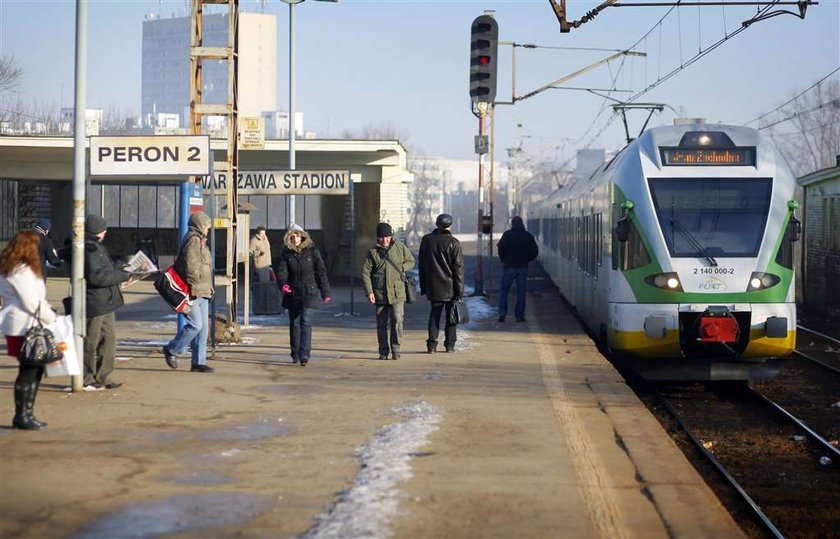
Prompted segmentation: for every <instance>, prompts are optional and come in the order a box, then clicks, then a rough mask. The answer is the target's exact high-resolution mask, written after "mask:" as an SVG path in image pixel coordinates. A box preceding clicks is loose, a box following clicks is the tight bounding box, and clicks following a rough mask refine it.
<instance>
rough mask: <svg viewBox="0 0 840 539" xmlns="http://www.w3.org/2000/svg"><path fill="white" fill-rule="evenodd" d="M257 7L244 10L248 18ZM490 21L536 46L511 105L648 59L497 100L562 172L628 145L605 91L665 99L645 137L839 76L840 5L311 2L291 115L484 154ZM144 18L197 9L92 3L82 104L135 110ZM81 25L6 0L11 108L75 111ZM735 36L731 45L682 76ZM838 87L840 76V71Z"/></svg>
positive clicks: (633, 122) (638, 115)
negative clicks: (474, 31)
mask: <svg viewBox="0 0 840 539" xmlns="http://www.w3.org/2000/svg"><path fill="white" fill-rule="evenodd" d="M627 1H628V2H632V1H633V0H627ZM599 3H600V0H591V1H590V0H585V1H584V0H568V2H567V10H568V17H569V19H571V20H575V19H580V18H581V17H583V16H584V14H585V13H586V12H587V11H589V10H591V9H594V8H595V7H596V6H597V5H598V4H599ZM266 4H267V5H266V7H265V8H264V11H265V12H268V13H274V14H276V15H277V42H278V53H277V58H278V66H277V72H278V86H277V89H278V103H277V108H278V109H286V108H287V107H288V54H289V50H288V23H289V19H288V12H289V8H288V6H287V5H286V4H285V3H282V2H281V1H280V0H269V1H268V2H267V3H266ZM260 5H261V3H260V2H257V1H254V0H241V2H240V8H241V9H243V10H246V11H257V10H260V9H263V8H261V7H260ZM778 9H792V10H794V11H796V9H797V8H796V6H779V7H778ZM485 10H493V11H494V12H495V13H494V16H495V18H496V20H497V21H498V25H499V39H500V41H507V42H516V43H519V44H535V45H538V46H539V47H540V48H537V49H526V48H521V47H517V48H516V49H515V50H516V77H515V84H516V95H517V96H521V95H523V94H525V93H527V92H529V91H532V90H535V89H537V88H539V87H541V86H543V85H546V84H548V83H550V82H552V81H554V80H557V79H559V78H561V77H564V76H566V75H569V74H571V73H573V72H575V71H577V70H579V69H582V68H584V67H586V66H588V65H590V64H593V63H595V62H599V61H601V60H603V59H604V58H606V57H608V56H610V55H612V54H614V53H615V51H618V50H626V49H628V48H631V47H633V50H634V51H636V52H642V53H645V55H646V56H644V57H627V56H625V57H621V58H618V59H616V60H613V61H611V62H609V63H607V64H604V65H601V66H600V67H597V68H595V69H592V70H591V71H589V72H588V73H586V74H584V75H582V76H579V77H576V78H574V79H572V80H570V81H569V82H567V83H565V84H564V87H565V88H564V89H548V90H546V91H544V92H541V93H539V94H537V95H535V96H533V97H530V98H528V99H525V100H522V101H517V102H516V104H514V105H504V104H499V105H497V106H496V114H495V126H494V127H495V129H494V135H495V147H496V154H495V155H496V159H497V160H500V161H505V160H506V158H507V157H506V156H507V149H509V148H521V149H522V151H523V154H524V155H525V156H526V157H528V158H529V159H532V160H534V161H539V160H555V161H561V160H563V159H566V158H567V157H570V156H573V155H574V152H575V150H576V149H580V148H585V147H588V148H606V149H607V150H608V151H614V150H617V149H619V148H621V147H622V146H623V145H624V139H625V132H624V126H623V122H622V120H621V118H620V117H619V116H614V115H613V111H612V108H611V104H612V101H608V100H607V99H606V98H605V97H603V96H604V95H606V94H607V91H606V90H609V89H611V88H612V89H616V90H620V91H617V92H613V93H611V94H610V95H611V96H612V98H613V99H616V100H627V99H630V98H633V100H634V102H636V103H659V104H663V105H664V109H663V112H662V113H659V114H656V115H654V116H653V118H652V119H651V122H650V125H651V126H655V125H670V124H671V123H672V122H673V120H674V118H675V117H676V116H681V117H691V118H706V119H707V120H708V121H719V122H723V123H730V124H736V125H742V124H745V123H747V122H750V121H751V120H753V119H755V118H756V117H758V116H760V115H762V114H764V113H766V112H768V111H771V110H772V109H774V108H775V107H777V106H778V105H780V104H782V103H783V102H785V101H787V100H788V99H789V98H791V97H793V96H794V95H795V94H797V93H798V92H800V91H802V90H804V89H806V88H807V87H809V86H811V85H812V84H813V83H815V82H816V81H817V80H819V79H821V78H823V77H825V76H826V75H828V74H829V73H831V72H832V71H834V70H836V69H837V68H838V67H840V0H820V2H819V4H818V5H812V6H810V7H809V8H808V10H807V13H806V16H805V18H804V20H803V19H800V18H798V17H795V16H791V15H780V16H776V17H772V18H769V19H767V20H764V21H761V22H757V23H754V24H752V25H750V26H749V27H748V28H747V29H746V30H744V31H742V32H740V33H737V34H736V35H732V34H733V33H734V32H736V31H738V30H739V28H741V22H742V21H744V20H747V19H748V18H750V17H751V16H752V15H754V14H755V12H756V7H754V6H752V7H733V6H729V7H726V8H723V7H720V6H714V7H713V6H705V7H682V8H679V9H673V10H671V9H670V8H669V7H611V8H608V9H606V10H604V11H602V12H601V13H600V14H599V15H597V16H596V17H595V18H594V19H592V20H591V21H589V22H587V23H585V24H583V25H581V26H580V27H579V28H576V29H573V30H572V31H571V32H569V33H565V34H564V33H561V32H560V26H559V24H558V22H557V19H556V17H555V15H554V12H553V10H552V8H551V5H550V4H549V2H548V0H533V1H529V0H515V1H503V2H493V1H473V0H460V1H459V0H449V1H428V0H412V1H408V0H340V1H339V2H338V3H333V2H318V1H312V0H310V1H308V2H305V3H304V4H299V5H298V6H297V8H296V11H295V22H296V38H297V39H296V44H295V50H296V80H297V99H296V102H297V105H296V109H297V111H299V112H303V113H304V125H305V128H306V130H307V131H315V132H317V133H318V134H319V136H320V137H321V138H330V137H332V138H337V137H340V136H341V135H342V134H343V133H345V132H347V131H355V132H360V131H362V130H364V129H366V128H374V129H377V128H386V127H389V128H391V129H393V130H396V132H397V133H399V138H400V140H401V141H402V142H403V143H404V144H405V145H406V146H407V147H408V149H409V152H410V154H411V155H432V156H441V157H445V158H449V159H465V160H470V159H475V158H476V156H475V154H474V146H473V144H474V140H473V137H474V136H475V135H476V134H477V132H478V120H477V119H476V118H475V116H473V115H472V113H471V110H470V99H469V93H468V88H469V48H470V38H469V29H470V24H471V22H472V20H473V19H474V18H475V17H477V16H479V15H482V14H483V13H484V12H485ZM669 10H670V11H669ZM149 13H153V14H156V15H157V14H161V15H162V16H164V17H168V16H172V15H173V14H175V15H178V16H180V15H183V14H186V13H188V2H186V1H184V0H178V1H168V0H161V1H157V0H147V1H132V0H90V1H89V2H88V82H87V85H88V95H87V105H88V107H89V108H102V109H109V108H111V109H115V110H119V111H124V112H128V113H134V114H139V112H140V71H141V68H140V66H141V35H142V24H143V20H144V18H145V16H146V15H147V14H149ZM74 25H75V2H74V1H72V0H0V55H11V56H13V57H14V58H15V60H16V62H17V63H18V65H19V66H20V67H21V68H22V69H23V71H24V79H23V82H22V84H21V85H20V86H19V87H18V88H17V89H16V92H17V96H16V97H19V98H20V99H21V100H23V101H24V102H46V103H57V104H59V105H63V106H71V105H72V103H73V87H74V82H73V72H74V71H73V70H74V46H75V45H74V40H75V38H74V36H75V29H74ZM727 35H732V37H730V38H729V39H726V40H725V41H724V42H723V43H722V44H721V45H720V46H719V47H717V48H715V49H714V50H711V51H710V52H708V53H707V54H706V55H705V56H703V57H702V58H700V59H699V60H697V61H696V62H693V63H691V64H690V65H687V66H686V67H684V68H683V69H681V70H680V69H679V68H680V66H681V65H686V64H688V63H689V62H690V61H691V59H692V58H693V57H694V56H695V55H697V54H698V53H699V52H702V51H705V50H706V49H708V48H710V47H711V46H712V45H713V44H714V43H716V42H718V41H720V40H722V39H723V38H725V37H726V36H727ZM645 36H646V37H645ZM592 49H601V50H592ZM513 50H514V49H513V48H512V47H511V46H508V45H501V46H500V47H499V57H500V60H499V62H500V64H499V88H498V93H497V97H496V99H497V101H510V100H511V95H512V89H511V81H512V75H511V71H512V63H513V62H512V51H513ZM675 69H676V70H678V71H677V72H676V73H675V74H674V75H673V76H672V77H670V78H668V79H667V80H664V81H662V82H660V83H659V84H656V83H657V82H658V81H660V80H661V79H662V78H663V77H665V75H667V74H669V73H671V72H672V71H674V70H675ZM831 79H834V80H837V81H840V72H835V73H834V74H833V75H832V77H831ZM651 85H655V86H654V87H653V88H652V89H650V90H649V91H647V92H644V93H642V91H643V90H645V89H646V88H648V87H649V86H651ZM587 88H588V89H595V90H596V91H598V93H599V94H601V95H596V94H595V93H592V92H591V91H587V90H586V89H587ZM6 97H9V96H6ZM645 117H646V112H643V111H641V110H636V111H630V112H628V116H627V121H628V124H629V126H630V129H631V131H632V133H631V134H632V135H635V134H637V132H638V130H639V129H640V127H641V125H642V124H643V123H644V121H645ZM751 125H752V126H756V124H755V123H753V124H751Z"/></svg>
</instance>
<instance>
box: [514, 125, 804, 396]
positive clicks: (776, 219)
mask: <svg viewBox="0 0 840 539" xmlns="http://www.w3.org/2000/svg"><path fill="white" fill-rule="evenodd" d="M795 186H796V181H795V178H794V176H793V174H792V173H791V171H790V169H789V167H788V165H787V163H786V161H785V159H784V157H783V156H782V155H781V153H780V152H779V151H778V149H777V148H776V146H775V145H774V144H773V142H772V141H771V140H770V139H769V137H767V136H765V135H764V134H762V133H761V132H759V131H757V130H755V129H750V128H747V127H741V126H731V125H718V124H707V123H705V122H699V121H695V122H693V123H685V124H679V123H677V122H675V125H672V126H663V127H653V128H650V129H647V130H646V131H644V132H643V133H641V134H640V136H639V137H638V138H636V139H635V140H633V141H631V142H630V143H629V144H628V145H627V146H625V147H624V148H623V149H622V150H621V151H619V152H618V153H617V154H616V155H615V156H614V157H612V158H611V159H609V160H608V161H607V162H605V163H604V164H603V165H601V166H600V167H599V168H598V169H597V170H596V171H595V172H594V173H592V175H591V176H588V177H585V178H579V179H575V180H573V181H571V182H569V183H568V184H566V185H563V186H562V187H559V188H558V189H557V190H556V191H555V192H553V193H552V194H551V195H550V196H548V197H547V198H545V199H544V200H543V201H541V202H540V203H539V204H538V205H536V206H532V207H530V208H528V219H527V223H528V225H527V226H528V228H529V230H530V231H531V232H532V233H533V234H534V236H535V238H536V239H537V242H538V245H539V249H540V254H539V258H538V261H539V262H540V264H541V265H542V267H543V269H544V270H545V271H546V272H547V273H548V275H549V276H550V278H551V280H552V281H553V282H554V284H555V285H556V286H557V287H558V288H559V290H560V292H561V294H562V295H563V296H564V297H565V299H566V300H567V301H568V302H569V303H570V304H571V306H572V307H573V308H574V310H575V311H576V313H577V315H578V316H579V318H580V320H581V321H582V323H583V324H584V325H585V326H586V328H587V330H588V331H589V332H590V333H591V334H592V335H593V336H594V337H595V338H596V339H598V341H599V342H600V343H601V345H602V346H603V347H604V350H605V351H606V352H607V353H608V354H609V355H611V356H613V357H615V358H617V359H620V360H622V362H623V363H625V364H629V366H630V367H631V368H632V369H633V370H634V371H635V372H637V373H638V374H639V375H641V376H642V377H644V378H647V379H650V380H757V379H770V378H773V377H774V376H776V374H777V373H778V371H779V369H780V368H781V367H782V366H783V364H784V362H785V358H786V357H787V356H789V355H790V354H791V353H792V352H793V350H794V348H795V343H796V303H795V279H794V244H795V242H796V241H798V240H799V239H800V236H801V233H802V224H801V222H800V220H799V219H798V218H797V216H796V210H797V208H798V203H797V201H796V199H795Z"/></svg>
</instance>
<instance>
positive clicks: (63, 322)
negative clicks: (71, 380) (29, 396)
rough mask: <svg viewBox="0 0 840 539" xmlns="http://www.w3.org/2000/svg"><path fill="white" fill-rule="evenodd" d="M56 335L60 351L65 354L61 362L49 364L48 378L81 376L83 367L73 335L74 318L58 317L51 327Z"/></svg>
mask: <svg viewBox="0 0 840 539" xmlns="http://www.w3.org/2000/svg"><path fill="white" fill-rule="evenodd" d="M50 329H52V331H53V333H54V334H55V340H56V342H57V343H58V347H59V349H60V350H61V351H62V352H63V353H64V358H63V359H62V360H61V361H56V362H54V363H47V373H46V374H47V377H53V376H80V375H81V374H82V366H81V363H80V362H79V356H78V354H76V340H75V337H74V335H73V317H72V316H57V317H56V319H55V323H53V324H52V325H51V326H50Z"/></svg>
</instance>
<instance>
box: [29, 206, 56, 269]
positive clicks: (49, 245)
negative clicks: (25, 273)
mask: <svg viewBox="0 0 840 539" xmlns="http://www.w3.org/2000/svg"><path fill="white" fill-rule="evenodd" d="M50 228H52V223H51V222H50V220H49V219H47V218H46V217H42V218H40V219H38V220H37V221H35V228H34V229H33V230H34V231H35V232H36V233H37V234H38V240H39V244H38V253H39V254H40V255H41V275H43V276H44V281H46V280H47V267H48V266H47V262H49V267H53V268H57V267H58V266H60V265H61V258H60V257H59V256H58V252H57V251H56V250H55V245H53V242H52V239H51V238H50V236H49V234H50Z"/></svg>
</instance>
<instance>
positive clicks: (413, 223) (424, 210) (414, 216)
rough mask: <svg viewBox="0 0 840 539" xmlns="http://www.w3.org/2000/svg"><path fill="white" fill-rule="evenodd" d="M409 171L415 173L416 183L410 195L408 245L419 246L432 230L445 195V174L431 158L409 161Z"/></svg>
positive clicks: (416, 158)
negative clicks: (425, 235) (442, 197)
mask: <svg viewBox="0 0 840 539" xmlns="http://www.w3.org/2000/svg"><path fill="white" fill-rule="evenodd" d="M408 169H409V170H410V171H411V172H413V173H414V182H413V183H412V184H411V187H410V189H409V193H408V199H409V203H410V205H411V216H410V218H409V221H408V227H407V228H408V230H407V231H406V243H407V244H408V245H409V246H414V245H417V244H418V243H419V242H420V239H421V238H422V237H423V235H424V234H426V233H427V232H429V230H431V229H432V225H433V224H434V220H435V216H434V215H433V213H434V212H436V211H437V210H438V209H439V208H440V198H441V196H442V195H443V173H442V171H441V168H440V164H439V163H438V162H437V160H435V159H433V158H429V157H415V158H412V159H409V162H408Z"/></svg>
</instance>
